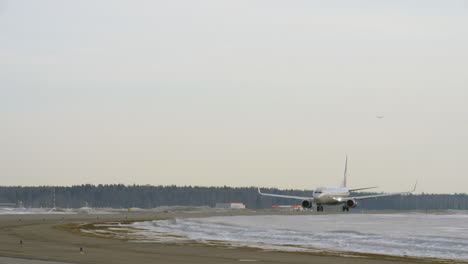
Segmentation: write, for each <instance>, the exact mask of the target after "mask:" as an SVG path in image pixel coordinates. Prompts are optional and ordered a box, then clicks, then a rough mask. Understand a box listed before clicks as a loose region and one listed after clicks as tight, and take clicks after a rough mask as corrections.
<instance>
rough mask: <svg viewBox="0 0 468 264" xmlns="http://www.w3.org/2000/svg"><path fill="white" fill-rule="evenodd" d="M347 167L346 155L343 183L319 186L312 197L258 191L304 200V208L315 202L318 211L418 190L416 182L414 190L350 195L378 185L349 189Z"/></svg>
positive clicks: (345, 206) (346, 208) (345, 207)
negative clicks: (333, 206) (333, 185)
mask: <svg viewBox="0 0 468 264" xmlns="http://www.w3.org/2000/svg"><path fill="white" fill-rule="evenodd" d="M347 169H348V157H347V156H346V161H345V170H344V175H343V183H342V184H341V187H318V188H316V189H315V190H314V191H313V194H312V197H301V196H291V195H282V194H272V193H262V192H261V190H260V187H259V188H258V193H259V194H260V195H265V196H271V197H279V198H288V199H297V200H302V203H301V205H302V207H303V208H308V209H310V208H312V206H313V204H315V205H316V206H317V211H323V205H338V204H343V212H344V211H349V208H354V207H356V206H357V204H358V202H357V201H358V200H365V199H371V198H379V197H385V196H393V195H404V194H410V193H412V192H414V191H415V190H416V185H417V182H416V184H415V185H414V187H413V190H411V191H408V192H399V193H386V194H376V195H365V196H354V197H350V196H349V193H350V192H353V191H361V190H367V189H372V188H377V187H366V188H358V189H348V188H347V187H346V178H347Z"/></svg>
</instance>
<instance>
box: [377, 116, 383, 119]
mask: <svg viewBox="0 0 468 264" xmlns="http://www.w3.org/2000/svg"><path fill="white" fill-rule="evenodd" d="M376 117H377V118H379V119H381V118H384V116H383V115H378V116H376Z"/></svg>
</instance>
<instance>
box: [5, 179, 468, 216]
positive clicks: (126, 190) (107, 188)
mask: <svg viewBox="0 0 468 264" xmlns="http://www.w3.org/2000/svg"><path fill="white" fill-rule="evenodd" d="M264 191H265V192H271V193H278V194H280V193H281V194H289V195H297V196H312V191H304V190H279V189H275V188H265V189H264ZM369 194H375V193H356V194H354V195H369ZM19 201H21V203H22V205H23V206H24V207H34V208H38V207H43V208H52V207H59V208H81V207H84V206H89V207H96V208H131V207H138V208H155V207H159V206H175V205H181V206H210V207H213V206H215V204H216V203H229V202H238V203H244V204H245V205H246V206H247V208H251V209H264V208H271V206H272V205H298V204H300V201H298V200H291V199H282V198H274V197H265V196H259V195H258V194H257V189H256V188H255V187H227V186H224V187H200V186H175V185H171V186H151V185H123V184H110V185H102V184H100V185H91V184H85V185H76V186H36V187H20V186H11V187H10V186H9V187H0V204H2V203H3V204H5V203H11V204H13V203H15V204H16V203H18V202H19ZM359 208H360V209H363V210H439V209H442V210H444V209H454V210H468V195H467V194H417V195H405V196H390V197H383V198H379V199H371V200H363V201H359Z"/></svg>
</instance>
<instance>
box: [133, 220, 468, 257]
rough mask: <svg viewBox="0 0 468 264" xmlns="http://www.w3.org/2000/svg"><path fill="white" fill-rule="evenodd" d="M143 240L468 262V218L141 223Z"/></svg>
mask: <svg viewBox="0 0 468 264" xmlns="http://www.w3.org/2000/svg"><path fill="white" fill-rule="evenodd" d="M129 227H133V228H137V229H136V231H134V232H135V237H137V238H138V240H140V241H158V242H179V243H180V242H188V241H197V242H201V243H208V244H220V243H221V244H226V245H230V246H249V247H257V248H263V249H267V250H268V249H275V250H287V251H311V252H312V251H314V252H317V251H321V250H325V251H326V250H330V251H344V252H359V253H376V254H385V255H394V256H414V257H432V258H444V259H458V260H468V214H422V213H401V214H330V215H302V216H301V215H289V216H288V215H270V216H225V217H208V218H193V219H190V218H189V219H175V220H160V221H152V222H137V223H133V224H131V225H130V226H129Z"/></svg>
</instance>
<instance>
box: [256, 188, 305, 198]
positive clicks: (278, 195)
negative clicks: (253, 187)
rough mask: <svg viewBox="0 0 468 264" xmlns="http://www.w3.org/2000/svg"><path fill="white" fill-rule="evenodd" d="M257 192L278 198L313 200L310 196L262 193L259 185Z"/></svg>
mask: <svg viewBox="0 0 468 264" xmlns="http://www.w3.org/2000/svg"><path fill="white" fill-rule="evenodd" d="M258 194H260V195H265V196H271V197H279V198H287V199H296V200H313V199H314V198H312V197H302V196H292V195H282V194H273V193H262V191H260V187H259V188H258Z"/></svg>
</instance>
